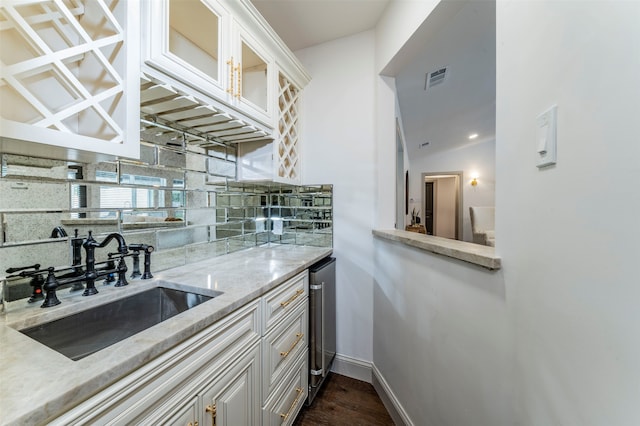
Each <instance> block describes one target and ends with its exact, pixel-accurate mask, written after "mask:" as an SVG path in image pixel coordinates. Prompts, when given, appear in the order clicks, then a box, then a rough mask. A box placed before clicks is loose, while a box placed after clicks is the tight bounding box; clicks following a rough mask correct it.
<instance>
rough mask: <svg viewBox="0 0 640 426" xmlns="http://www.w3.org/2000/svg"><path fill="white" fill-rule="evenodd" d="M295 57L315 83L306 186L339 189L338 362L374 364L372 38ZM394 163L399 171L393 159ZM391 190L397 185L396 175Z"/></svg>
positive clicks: (307, 118) (308, 108) (307, 95)
mask: <svg viewBox="0 0 640 426" xmlns="http://www.w3.org/2000/svg"><path fill="white" fill-rule="evenodd" d="M296 55H297V56H298V58H299V59H300V60H301V61H302V63H303V64H304V66H305V67H306V69H307V70H308V71H309V73H310V74H311V76H312V80H311V83H309V85H308V86H307V87H306V88H305V91H304V97H303V105H302V107H303V110H304V114H303V117H304V122H303V123H302V134H301V138H302V140H304V151H303V167H302V171H303V176H302V177H303V182H305V183H331V184H333V185H334V191H333V194H334V214H335V217H334V222H333V224H334V255H335V257H336V258H337V283H338V294H337V299H338V301H337V305H338V306H337V321H338V325H339V326H338V336H337V339H338V342H337V345H338V346H337V349H338V353H339V354H341V355H346V356H348V357H352V358H356V359H359V360H365V361H368V362H370V361H371V360H372V337H371V336H372V332H373V329H372V323H373V320H372V315H373V300H372V297H373V296H372V294H373V290H372V287H373V265H372V261H373V238H372V235H371V229H372V228H373V220H374V214H375V186H376V175H375V164H376V149H375V126H374V111H375V80H374V72H373V67H374V34H373V31H367V32H364V33H361V34H357V35H355V36H352V37H346V38H342V39H339V40H336V41H332V42H329V43H324V44H321V45H318V46H315V47H310V48H307V49H303V50H300V51H297V52H296ZM392 150H393V151H392V152H395V142H394V145H393V147H392ZM391 161H392V163H393V164H394V163H395V156H393V157H392V159H391ZM390 184H391V185H392V186H393V185H394V178H393V175H392V176H391V179H390ZM391 206H392V212H393V203H392V204H391Z"/></svg>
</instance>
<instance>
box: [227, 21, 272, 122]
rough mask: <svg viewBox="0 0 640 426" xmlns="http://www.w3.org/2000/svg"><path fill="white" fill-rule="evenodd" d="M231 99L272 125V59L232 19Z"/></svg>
mask: <svg viewBox="0 0 640 426" xmlns="http://www.w3.org/2000/svg"><path fill="white" fill-rule="evenodd" d="M233 29H234V32H233V35H234V40H235V42H234V43H233V48H234V49H233V56H232V61H233V59H234V58H237V59H236V61H237V62H236V63H235V64H234V66H233V70H234V77H235V78H234V80H235V82H236V83H235V85H232V86H233V92H234V98H235V99H234V101H235V102H236V103H237V105H238V106H239V107H240V108H242V109H243V110H245V111H247V112H248V113H249V114H251V115H254V116H255V117H256V118H258V119H261V120H263V121H266V122H267V123H268V124H269V125H270V126H273V124H274V123H273V109H274V108H273V107H274V101H273V84H272V82H273V81H274V78H275V75H274V67H273V59H272V57H271V56H270V55H269V52H268V50H267V49H266V48H264V47H262V46H261V44H260V43H259V42H258V40H257V39H256V38H255V37H253V36H252V34H251V33H250V32H249V31H247V30H245V29H244V28H243V27H242V25H241V24H240V23H238V22H234V25H233Z"/></svg>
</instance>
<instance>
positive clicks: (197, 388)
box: [49, 300, 260, 426]
mask: <svg viewBox="0 0 640 426" xmlns="http://www.w3.org/2000/svg"><path fill="white" fill-rule="evenodd" d="M259 324H260V303H259V301H258V300H256V301H254V302H251V303H249V304H247V305H246V306H244V307H242V308H240V309H239V310H237V311H235V312H233V313H231V314H229V315H228V316H227V317H225V318H223V319H221V320H220V321H218V322H216V323H215V324H213V325H211V326H210V327H208V328H206V329H205V330H203V331H201V332H199V333H197V334H196V335H194V336H193V337H191V338H189V339H187V340H185V341H184V342H182V343H180V344H178V345H176V346H175V347H173V348H172V349H170V350H168V351H167V352H165V353H163V354H162V355H160V356H158V357H156V358H155V359H153V360H151V361H149V362H148V363H147V364H146V365H145V366H144V367H141V368H139V369H138V370H136V371H134V372H133V373H131V374H129V375H127V376H125V377H124V378H122V379H120V380H118V381H117V382H115V383H114V384H112V385H111V386H109V387H107V388H106V389H104V390H103V391H101V392H99V393H98V394H96V395H94V396H93V397H91V398H89V399H88V400H86V401H84V402H82V403H81V404H79V405H78V406H76V407H74V408H73V409H71V410H69V411H67V412H66V413H65V414H63V415H62V416H60V417H58V418H57V419H55V420H53V421H51V422H49V424H55V425H69V424H92V425H93V424H100V425H125V424H139V425H158V424H170V425H185V426H186V425H188V424H189V423H192V426H195V422H196V421H197V422H198V424H199V425H202V424H207V423H206V419H211V416H210V414H209V413H207V412H206V411H205V410H206V405H207V404H208V402H207V404H204V403H203V401H202V400H203V396H204V395H208V393H207V392H208V389H209V388H212V387H214V386H216V385H218V384H220V385H224V383H228V382H231V381H234V380H236V378H237V377H238V376H239V375H242V374H244V375H245V376H246V377H250V380H248V381H247V382H246V383H247V384H248V385H249V386H250V387H251V392H253V393H252V395H253V397H252V398H253V399H252V400H250V403H251V404H252V407H255V408H252V411H251V412H252V413H254V414H251V415H252V416H254V417H256V416H257V413H259V410H260V401H259V393H260V386H259V382H260V362H259V361H260V327H259ZM247 416H249V415H247ZM249 418H250V417H249ZM184 420H186V421H184ZM217 424H224V423H219V422H218V423H217Z"/></svg>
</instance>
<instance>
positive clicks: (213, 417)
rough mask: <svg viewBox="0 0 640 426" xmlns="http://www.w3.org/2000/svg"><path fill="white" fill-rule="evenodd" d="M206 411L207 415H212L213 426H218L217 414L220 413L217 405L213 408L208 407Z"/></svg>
mask: <svg viewBox="0 0 640 426" xmlns="http://www.w3.org/2000/svg"><path fill="white" fill-rule="evenodd" d="M204 411H206V412H207V413H211V424H212V425H213V426H216V414H217V413H216V412H217V411H218V410H217V407H216V404H213V406H211V405H207V408H205V409H204ZM196 426H198V425H196Z"/></svg>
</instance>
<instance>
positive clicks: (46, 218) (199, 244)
mask: <svg viewBox="0 0 640 426" xmlns="http://www.w3.org/2000/svg"><path fill="white" fill-rule="evenodd" d="M0 156H1V170H0V277H3V276H7V275H8V274H6V273H5V271H6V270H7V269H8V268H15V267H23V266H29V265H34V264H36V263H37V264H40V265H41V266H40V268H41V269H46V268H47V267H50V266H53V267H56V268H63V267H67V266H70V265H71V264H72V257H71V256H72V250H71V238H73V237H74V235H75V234H76V232H77V235H78V236H79V237H81V238H86V236H87V235H88V233H89V232H90V231H91V232H92V235H93V236H94V238H95V239H96V240H98V241H101V240H102V239H103V238H104V237H105V236H106V235H108V234H109V233H112V232H119V233H122V234H123V235H124V237H125V240H126V242H127V243H128V244H147V245H151V246H154V247H155V249H156V250H155V252H154V253H153V255H152V271H160V270H163V269H168V268H172V267H176V266H181V265H184V264H186V263H191V262H195V261H198V260H202V259H206V258H209V257H213V256H220V255H224V254H228V253H231V252H234V251H238V250H242V249H245V248H249V247H255V246H259V245H263V244H269V243H277V244H296V245H309V246H318V247H332V245H333V194H332V193H333V188H332V186H331V185H312V186H293V185H286V184H279V183H273V182H252V183H244V182H236V181H235V176H236V157H235V150H234V149H233V148H231V147H216V148H212V149H205V148H200V147H191V146H187V147H182V146H169V145H155V144H153V143H149V142H142V146H141V160H140V161H135V162H134V161H114V162H100V163H79V162H70V161H61V160H52V159H46V158H36V157H27V156H18V155H10V154H1V153H0ZM110 251H111V252H113V251H115V245H114V247H113V250H98V251H96V260H97V261H102V260H106V259H107V254H108V253H109V252H110ZM82 254H83V259H84V251H83V253H82ZM130 262H131V260H130V258H128V259H127V264H128V267H129V269H130V270H131V267H132V265H131V264H130ZM5 284H6V287H5V292H4V293H5V294H4V296H5V300H6V301H12V300H17V299H22V298H26V297H29V296H30V292H31V289H30V287H29V285H28V282H27V280H25V279H19V278H9V279H7V281H6V282H5Z"/></svg>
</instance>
